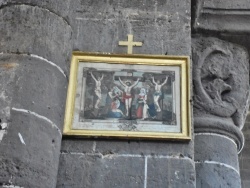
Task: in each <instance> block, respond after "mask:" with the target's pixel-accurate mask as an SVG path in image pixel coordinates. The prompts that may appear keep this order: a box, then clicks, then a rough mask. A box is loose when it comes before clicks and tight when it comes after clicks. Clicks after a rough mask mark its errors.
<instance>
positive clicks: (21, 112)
mask: <svg viewBox="0 0 250 188" xmlns="http://www.w3.org/2000/svg"><path fill="white" fill-rule="evenodd" d="M37 2H38V1H37ZM41 3H42V2H41V1H40V5H41ZM53 3H54V5H56V4H59V3H60V6H58V8H59V7H60V8H62V7H64V5H63V3H62V2H59V1H53ZM40 5H39V3H38V4H37V3H36V2H34V1H33V4H32V3H31V1H29V2H28V1H26V3H25V2H24V1H12V2H10V1H8V2H7V1H1V2H0V36H1V37H0V83H1V91H0V105H1V109H0V120H1V126H0V129H1V130H0V150H1V153H0V161H1V162H0V185H9V186H12V187H15V186H20V187H55V186H56V179H57V170H58V162H59V153H60V145H61V131H60V129H61V128H62V124H63V114H64V104H65V97H66V86H67V74H68V70H69V57H70V55H71V50H72V38H71V35H72V29H71V26H69V24H68V21H67V20H66V19H65V18H64V17H62V16H61V15H60V13H59V12H58V13H56V12H57V10H54V11H53V7H55V6H54V5H53V6H52V7H47V8H46V6H47V4H46V3H44V4H43V5H42V6H41V7H39V6H40ZM66 7H67V6H66ZM64 11H65V12H67V10H66V8H65V10H64ZM2 129H3V130H2Z"/></svg>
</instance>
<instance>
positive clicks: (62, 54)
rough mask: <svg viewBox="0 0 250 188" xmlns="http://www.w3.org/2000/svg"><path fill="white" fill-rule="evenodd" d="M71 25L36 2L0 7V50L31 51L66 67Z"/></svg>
mask: <svg viewBox="0 0 250 188" xmlns="http://www.w3.org/2000/svg"><path fill="white" fill-rule="evenodd" d="M71 35H72V29H71V27H70V26H69V25H68V23H67V22H65V20H63V19H62V18H61V17H59V16H58V15H56V14H54V13H52V12H50V11H48V10H46V9H43V8H39V7H36V6H30V5H13V6H6V7H3V8H2V9H0V36H1V38H0V51H1V52H4V53H18V54H20V53H25V54H35V55H38V56H41V57H42V58H45V59H48V60H49V61H52V62H53V63H55V64H56V65H58V66H59V67H61V69H62V70H63V71H64V72H66V75H67V73H68V71H69V62H70V56H71V49H72V45H71V44H72V43H71V41H72V40H71Z"/></svg>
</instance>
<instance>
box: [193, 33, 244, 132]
mask: <svg viewBox="0 0 250 188" xmlns="http://www.w3.org/2000/svg"><path fill="white" fill-rule="evenodd" d="M192 51H193V85H194V117H208V119H211V120H212V119H213V120H214V119H220V118H223V119H224V120H225V122H229V123H228V124H233V125H235V126H237V127H238V128H239V129H242V127H243V125H244V122H245V118H246V113H247V109H248V98H249V71H248V64H249V58H248V53H247V51H246V50H245V49H244V48H242V47H240V46H237V45H235V44H232V43H228V42H225V41H222V40H219V39H216V38H211V37H210V38H203V37H199V38H195V39H193V44H192Z"/></svg>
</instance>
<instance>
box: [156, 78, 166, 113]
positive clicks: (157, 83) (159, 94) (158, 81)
mask: <svg viewBox="0 0 250 188" xmlns="http://www.w3.org/2000/svg"><path fill="white" fill-rule="evenodd" d="M152 80H153V83H154V85H155V93H154V104H155V106H156V111H157V112H160V111H161V108H160V105H159V98H160V96H161V95H162V92H161V88H162V86H163V85H164V84H166V83H167V81H168V76H166V79H165V81H164V82H163V83H162V84H160V80H157V81H156V82H155V79H154V77H153V76H152Z"/></svg>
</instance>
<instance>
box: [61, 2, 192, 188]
mask: <svg viewBox="0 0 250 188" xmlns="http://www.w3.org/2000/svg"><path fill="white" fill-rule="evenodd" d="M190 6H191V4H190V2H189V1H182V0H171V1H161V0H160V1H159V0H154V1H142V0H132V1H126V0H121V1H102V0H101V1H100V0H98V1H84V0H81V1H79V4H78V5H77V10H76V12H77V13H76V18H75V25H74V50H80V51H90V52H106V53H123V54H126V52H127V48H126V47H122V46H118V41H124V40H127V34H133V35H134V41H141V42H143V46H142V47H135V48H134V52H133V53H134V54H137V53H138V54H159V55H160V54H162V55H164V54H168V55H188V56H190V54H191V30H190V21H191V17H190V16H191V15H190ZM59 166H60V168H59V171H58V182H57V187H58V188H59V187H79V184H81V185H82V187H88V188H90V187H93V188H98V187H100V188H101V187H119V188H122V187H124V188H127V187H144V188H146V187H148V188H149V187H170V186H172V187H183V186H185V187H186V188H188V187H190V188H193V187H195V170H194V161H193V141H190V142H169V141H143V140H138V141H135V140H119V139H112V140H108V139H80V138H77V139H72V138H63V140H62V148H61V157H60V165H59Z"/></svg>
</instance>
